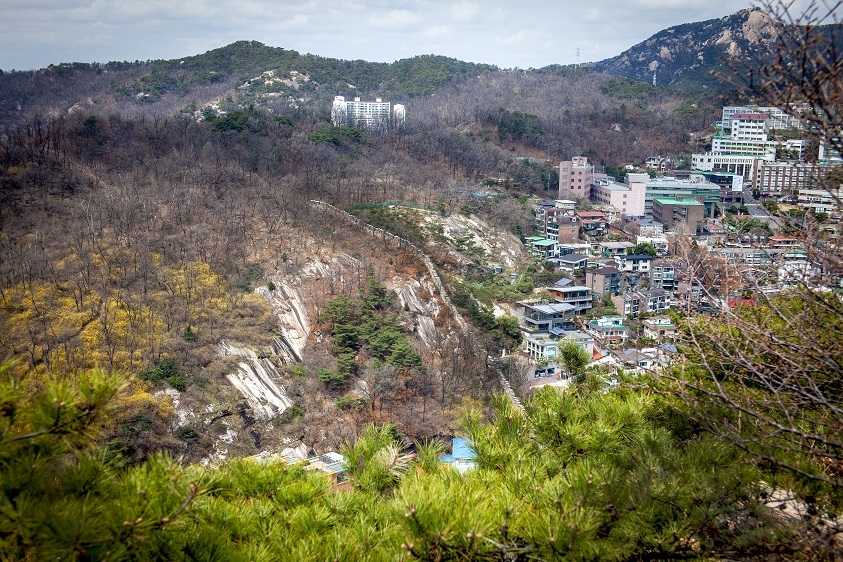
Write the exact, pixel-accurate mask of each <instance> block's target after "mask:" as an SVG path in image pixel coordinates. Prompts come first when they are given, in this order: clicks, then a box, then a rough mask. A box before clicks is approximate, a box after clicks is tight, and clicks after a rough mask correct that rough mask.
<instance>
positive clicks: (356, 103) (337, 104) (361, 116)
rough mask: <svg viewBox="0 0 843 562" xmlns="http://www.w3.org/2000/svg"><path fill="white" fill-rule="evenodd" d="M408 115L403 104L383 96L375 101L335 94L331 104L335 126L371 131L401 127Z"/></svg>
mask: <svg viewBox="0 0 843 562" xmlns="http://www.w3.org/2000/svg"><path fill="white" fill-rule="evenodd" d="M406 115H407V111H406V108H405V107H404V106H403V105H401V104H395V105H393V104H392V103H391V102H388V101H383V100H382V99H381V98H376V99H375V101H361V100H360V98H354V100H352V101H347V100H346V99H345V97H343V96H335V97H334V103H333V105H332V106H331V121H332V122H333V124H334V126H336V127H339V126H346V127H356V128H358V129H365V130H369V131H386V130H389V129H390V128H392V127H397V128H400V127H401V126H402V125H403V124H404V120H405V119H406Z"/></svg>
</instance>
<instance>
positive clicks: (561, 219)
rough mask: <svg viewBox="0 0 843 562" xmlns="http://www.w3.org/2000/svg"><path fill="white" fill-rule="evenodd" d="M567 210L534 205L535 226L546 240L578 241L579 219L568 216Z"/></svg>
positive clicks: (563, 242) (569, 242) (573, 242)
mask: <svg viewBox="0 0 843 562" xmlns="http://www.w3.org/2000/svg"><path fill="white" fill-rule="evenodd" d="M568 212H570V211H567V210H566V209H563V208H560V207H547V206H538V207H536V208H535V215H536V227H537V229H538V231H539V233H541V234H542V235H543V236H544V237H545V238H546V239H547V240H556V241H557V242H559V243H560V244H576V243H577V242H579V239H580V229H579V221H578V220H577V217H575V216H569V215H568V214H567V213H568Z"/></svg>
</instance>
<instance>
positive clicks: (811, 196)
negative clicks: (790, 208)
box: [797, 185, 843, 219]
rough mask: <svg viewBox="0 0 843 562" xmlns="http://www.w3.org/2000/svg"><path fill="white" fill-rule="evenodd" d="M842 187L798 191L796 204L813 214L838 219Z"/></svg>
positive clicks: (841, 202) (842, 201)
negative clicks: (821, 214) (822, 214)
mask: <svg viewBox="0 0 843 562" xmlns="http://www.w3.org/2000/svg"><path fill="white" fill-rule="evenodd" d="M841 198H843V186H840V185H838V186H837V187H836V188H831V189H825V188H817V189H800V190H799V198H798V200H797V204H798V205H799V206H800V207H803V208H805V209H808V210H810V211H813V212H814V213H825V214H827V215H829V216H830V217H831V218H834V219H839V218H840V217H841V209H843V199H841Z"/></svg>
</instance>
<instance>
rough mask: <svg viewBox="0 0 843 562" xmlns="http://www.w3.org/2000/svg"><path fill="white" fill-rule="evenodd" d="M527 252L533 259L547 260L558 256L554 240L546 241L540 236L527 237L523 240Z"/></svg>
mask: <svg viewBox="0 0 843 562" xmlns="http://www.w3.org/2000/svg"><path fill="white" fill-rule="evenodd" d="M524 245H525V246H527V251H528V252H530V254H532V255H533V256H534V257H536V258H539V259H542V260H549V259H551V258H555V257H557V256H558V255H559V243H558V242H557V241H556V240H548V239H547V238H543V237H541V236H528V237H527V238H526V239H525V240H524Z"/></svg>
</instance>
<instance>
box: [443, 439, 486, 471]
mask: <svg viewBox="0 0 843 562" xmlns="http://www.w3.org/2000/svg"><path fill="white" fill-rule="evenodd" d="M473 446H474V444H473V443H472V442H471V440H470V439H466V438H465V437H454V438H453V439H452V440H451V453H450V454H448V455H442V456H441V457H439V462H441V463H443V464H447V465H450V466H452V467H453V468H454V469H455V470H456V471H457V472H459V473H460V474H465V473H466V472H469V471H471V470H474V469H475V468H477V460H476V459H477V453H476V452H475V451H474V448H473Z"/></svg>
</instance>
